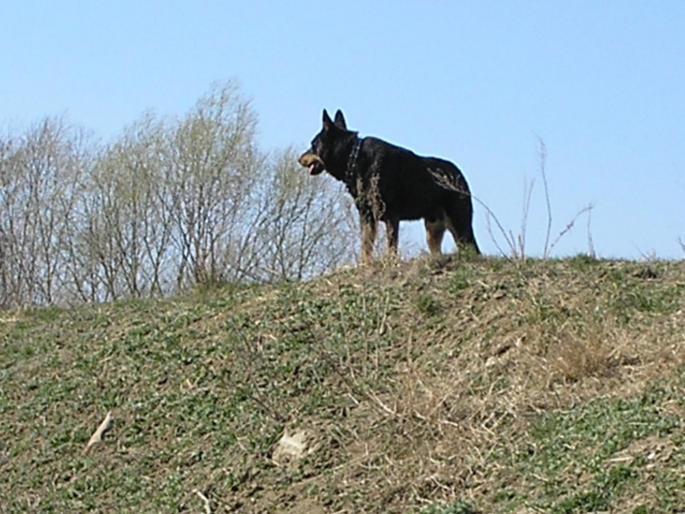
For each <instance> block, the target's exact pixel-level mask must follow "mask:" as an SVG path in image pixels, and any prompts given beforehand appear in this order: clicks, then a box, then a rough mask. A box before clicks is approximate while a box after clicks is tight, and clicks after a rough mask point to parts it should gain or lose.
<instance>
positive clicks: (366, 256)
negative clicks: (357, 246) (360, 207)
mask: <svg viewBox="0 0 685 514" xmlns="http://www.w3.org/2000/svg"><path fill="white" fill-rule="evenodd" d="M361 225H362V264H370V263H371V262H372V261H373V247H374V245H375V243H376V221H375V220H367V219H364V218H363V217H362V219H361Z"/></svg>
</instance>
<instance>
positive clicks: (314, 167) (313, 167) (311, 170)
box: [309, 163, 316, 175]
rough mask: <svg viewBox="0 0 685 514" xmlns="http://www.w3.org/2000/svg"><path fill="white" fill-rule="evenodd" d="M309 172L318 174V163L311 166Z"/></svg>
mask: <svg viewBox="0 0 685 514" xmlns="http://www.w3.org/2000/svg"><path fill="white" fill-rule="evenodd" d="M309 174H310V175H316V163H315V164H312V165H310V166H309Z"/></svg>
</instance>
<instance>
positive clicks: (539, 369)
mask: <svg viewBox="0 0 685 514" xmlns="http://www.w3.org/2000/svg"><path fill="white" fill-rule="evenodd" d="M645 270H649V273H647V272H646V271H645ZM684 305H685V265H683V263H652V264H638V263H624V262H595V261H592V260H587V259H574V260H568V261H527V262H525V263H512V262H505V261H501V260H491V259H476V260H463V259H462V260H459V259H449V258H445V259H439V260H434V259H418V260H415V261H412V262H410V263H397V262H396V261H395V262H391V261H388V262H386V261H381V262H378V263H376V264H374V265H372V266H367V267H364V268H362V269H359V270H348V271H344V272H341V273H338V274H335V275H331V276H329V277H325V278H322V279H320V280H317V281H314V282H310V283H306V284H291V285H283V286H278V287H273V286H272V287H268V288H258V289H245V290H237V291H235V290H234V291H217V292H209V293H206V294H205V295H204V296H201V297H194V298H186V299H179V300H177V301H174V302H158V303H156V304H137V305H133V304H130V305H128V304H127V305H119V306H107V307H104V308H102V309H101V310H89V309H84V310H81V311H77V312H72V313H54V314H51V315H50V316H47V315H46V314H38V315H35V314H31V313H19V314H17V315H14V314H13V315H12V316H10V317H7V319H10V318H12V319H14V318H17V319H19V321H17V322H14V323H5V324H3V325H0V338H2V339H0V340H2V345H3V350H6V351H5V352H4V353H3V357H0V365H1V366H0V369H4V370H6V371H4V373H5V376H4V380H5V383H7V384H9V385H8V386H7V387H5V388H4V393H3V394H4V396H2V397H0V398H3V400H2V401H3V402H4V405H5V406H6V407H5V409H6V410H4V413H5V417H4V421H0V424H1V426H2V428H3V433H7V434H9V435H8V437H9V439H10V440H12V441H13V443H12V446H11V447H10V446H8V445H5V446H2V447H0V473H1V474H2V475H4V476H7V477H9V480H10V481H11V482H12V483H13V487H12V488H11V489H10V487H9V485H4V486H3V485H1V484H0V498H3V499H5V500H9V503H7V502H5V505H10V507H7V510H8V511H19V510H21V508H22V507H26V506H27V505H29V504H30V502H34V503H35V502H37V501H40V502H41V503H40V504H41V505H44V506H48V507H51V508H53V509H54V510H57V511H63V510H64V509H70V510H72V511H73V510H74V509H75V510H79V508H81V509H83V508H87V509H89V510H95V511H98V510H99V511H102V512H104V511H113V510H114V511H116V510H119V511H122V510H132V509H136V510H144V511H168V510H180V511H193V512H197V511H201V510H203V509H205V506H206V505H209V506H210V508H211V509H212V512H293V513H294V512H350V513H351V512H417V511H421V510H422V509H426V512H435V513H437V512H445V513H448V512H474V511H480V512H542V511H544V512H582V511H587V510H592V509H594V510H612V509H613V511H616V512H632V511H633V510H634V509H636V508H642V507H644V508H647V509H649V510H647V512H660V511H666V510H667V509H668V508H671V506H673V505H676V502H678V501H680V500H682V495H681V493H680V492H679V491H680V490H679V489H678V486H679V484H680V483H681V482H682V480H683V473H682V469H685V467H684V466H685V455H684V453H683V449H682V448H683V445H682V443H683V441H685V429H684V428H683V423H682V419H683V417H684V414H685V404H684V403H683V400H682V398H684V397H685V394H680V393H683V392H684V391H683V388H684V386H685V373H684V371H683V370H684V369H685V339H684V336H683V334H685V314H684V310H683V306H684ZM41 316H42V317H41ZM43 318H45V319H43ZM57 334H59V335H57ZM30 348H31V349H32V350H31V352H30V353H27V352H28V351H29V349H30ZM95 370H97V372H96V371H95ZM38 376H40V377H41V380H40V382H37V381H35V379H34V378H32V377H38ZM95 376H99V377H100V378H99V379H95V378H94V377H95ZM34 382H35V383H36V384H37V385H36V387H37V389H35V388H34V389H30V387H31V385H30V384H32V383H34ZM41 384H42V385H41ZM87 384H89V387H91V389H92V391H91V392H89V393H84V392H83V391H85V390H86V389H82V388H84V387H86V385H87ZM27 385H28V389H27ZM93 385H94V387H93ZM30 391H33V392H30ZM65 391H69V392H68V393H67V392H65ZM79 395H81V396H79ZM0 405H2V404H0ZM40 405H50V407H47V409H49V414H46V413H45V410H42V411H41V408H42V407H39V406H40ZM105 407H107V408H108V409H109V408H112V409H113V413H114V418H115V420H114V424H113V427H112V429H111V431H110V432H109V433H108V434H107V435H106V436H105V438H104V441H103V443H101V444H100V445H98V447H96V448H94V450H95V451H93V452H91V453H92V454H93V455H92V456H91V457H90V460H87V459H84V458H83V457H82V456H81V455H80V453H78V452H77V449H78V450H79V451H80V449H82V447H83V444H85V441H86V440H87V438H88V436H89V435H90V433H92V430H93V429H94V428H95V426H97V423H98V422H99V419H101V417H102V415H104V412H103V409H104V408H105ZM10 408H11V412H12V413H13V414H10V415H8V414H7V413H9V412H10V410H9V409H10ZM39 411H40V412H39ZM41 412H42V414H41ZM58 412H59V413H60V415H59V417H56V416H57V413H58ZM41 415H42V416H47V418H46V421H50V420H51V421H53V422H54V421H55V420H56V419H59V422H58V426H59V427H61V428H60V433H61V434H62V435H61V436H60V437H61V439H59V441H61V442H59V443H58V444H57V446H51V445H52V444H53V443H50V441H52V440H53V438H54V435H55V434H54V432H53V431H51V430H50V429H45V432H44V433H42V434H40V433H39V434H36V433H35V432H34V430H33V428H32V422H31V420H32V419H35V417H34V416H41ZM679 420H680V421H679ZM624 427H633V428H631V431H625V430H624ZM284 433H287V434H306V437H305V436H304V435H302V437H303V438H304V440H306V444H305V445H306V448H304V449H303V450H302V451H303V455H304V457H302V458H289V459H288V460H287V462H285V461H283V460H282V459H281V458H280V457H279V455H280V453H281V452H282V450H279V441H280V440H282V436H283V434H284ZM33 441H36V443H37V446H32V444H33V443H32V442H33ZM48 443H49V444H48ZM46 444H47V446H46ZM41 448H42V449H41ZM46 448H52V450H50V451H49V452H48V450H47V449H46ZM46 452H48V453H46ZM77 453H78V455H77ZM652 454H653V456H651V457H650V455H652ZM10 456H11V458H10ZM46 456H52V457H51V458H50V459H48V460H46ZM41 459H42V460H41ZM35 462H40V464H31V463H35ZM70 463H71V464H70ZM72 468H73V470H72V471H68V470H71V469H72ZM25 469H31V470H32V471H31V472H30V474H29V475H26V474H25V472H24V471H23V470H25ZM65 473H67V474H68V475H69V477H71V478H69V479H68V480H69V481H67V482H60V483H59V484H58V485H57V486H55V485H50V484H51V480H52V478H50V477H54V476H64V474H65ZM102 473H105V475H102ZM657 474H658V478H655V476H656V475H657ZM131 476H133V477H137V480H135V481H133V482H131V481H130V480H127V477H131ZM679 481H680V482H679ZM8 484H9V482H8ZM86 485H88V487H86ZM605 490H606V491H609V493H606V494H604V493H602V491H605ZM197 492H200V493H201V495H202V496H200V495H198V494H197ZM203 497H204V498H205V499H206V500H207V502H208V503H205V502H204V500H203ZM436 505H445V507H444V509H443V508H442V507H437V506H436ZM450 508H451V509H452V510H449V509H450ZM441 509H442V510H441ZM457 509H461V510H457ZM468 509H471V510H468Z"/></svg>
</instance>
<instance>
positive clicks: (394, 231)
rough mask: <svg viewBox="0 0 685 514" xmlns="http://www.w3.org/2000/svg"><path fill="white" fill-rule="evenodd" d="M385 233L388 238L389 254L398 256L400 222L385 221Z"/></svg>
mask: <svg viewBox="0 0 685 514" xmlns="http://www.w3.org/2000/svg"><path fill="white" fill-rule="evenodd" d="M385 232H386V234H387V237H388V254H390V255H392V256H393V257H396V256H397V247H398V244H399V239H400V220H398V219H390V220H386V221H385Z"/></svg>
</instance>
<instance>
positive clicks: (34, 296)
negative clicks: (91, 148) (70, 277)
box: [0, 118, 84, 305]
mask: <svg viewBox="0 0 685 514" xmlns="http://www.w3.org/2000/svg"><path fill="white" fill-rule="evenodd" d="M3 146H4V147H5V149H4V150H3V154H4V155H3V157H2V165H1V166H2V173H1V176H2V178H0V181H1V188H0V210H1V211H2V213H3V214H2V216H1V217H0V234H1V239H2V245H3V250H2V253H3V264H2V269H3V272H2V273H3V277H4V278H3V279H2V280H3V283H4V285H5V289H6V291H5V295H6V298H5V302H4V303H9V304H15V305H24V304H49V303H53V302H55V301H58V300H60V297H59V296H60V293H61V291H62V284H63V281H64V278H65V275H64V266H63V265H64V262H65V258H66V256H65V253H64V251H63V250H64V245H63V243H64V241H65V240H66V239H67V238H68V233H69V230H70V226H71V223H72V218H73V215H74V206H75V199H76V198H77V195H78V188H79V181H80V177H81V175H82V173H83V151H84V150H83V148H84V143H83V134H82V132H80V131H78V130H76V129H74V128H73V127H70V126H68V125H67V124H66V123H65V122H64V121H63V120H61V119H58V118H46V119H45V120H43V121H41V122H40V123H38V124H36V125H35V126H33V127H31V128H30V129H29V130H28V131H27V132H26V133H24V134H23V135H22V136H21V138H20V139H19V140H18V142H17V143H6V144H5V145H3Z"/></svg>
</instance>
